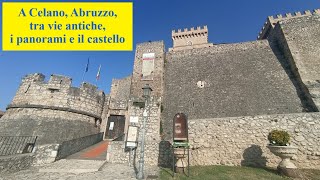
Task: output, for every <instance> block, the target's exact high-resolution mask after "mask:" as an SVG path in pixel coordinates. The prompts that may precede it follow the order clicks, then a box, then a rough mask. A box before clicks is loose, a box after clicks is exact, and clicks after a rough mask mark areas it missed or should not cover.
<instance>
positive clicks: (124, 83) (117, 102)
mask: <svg viewBox="0 0 320 180" xmlns="http://www.w3.org/2000/svg"><path fill="white" fill-rule="evenodd" d="M130 85H131V76H129V77H126V78H123V79H113V80H112V85H111V90H110V105H109V108H110V109H127V107H128V100H129V95H130Z"/></svg>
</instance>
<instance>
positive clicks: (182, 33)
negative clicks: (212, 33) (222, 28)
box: [172, 26, 208, 39]
mask: <svg viewBox="0 0 320 180" xmlns="http://www.w3.org/2000/svg"><path fill="white" fill-rule="evenodd" d="M206 34H208V27H207V26H203V27H200V26H198V27H196V28H194V27H192V28H190V29H188V28H184V29H183V30H181V29H178V30H177V31H176V30H172V39H176V38H185V37H190V36H205V35H206Z"/></svg>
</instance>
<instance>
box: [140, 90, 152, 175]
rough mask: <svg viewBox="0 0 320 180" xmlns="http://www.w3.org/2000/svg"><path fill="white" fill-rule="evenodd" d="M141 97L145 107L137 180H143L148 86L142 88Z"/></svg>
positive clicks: (148, 96)
mask: <svg viewBox="0 0 320 180" xmlns="http://www.w3.org/2000/svg"><path fill="white" fill-rule="evenodd" d="M142 89H143V97H144V98H145V106H144V112H143V127H142V139H141V147H140V160H139V172H138V179H144V141H145V134H146V121H147V119H148V113H149V112H148V110H147V108H148V107H149V98H150V94H151V91H152V89H151V87H150V86H149V84H146V85H145V86H144V87H143V88H142Z"/></svg>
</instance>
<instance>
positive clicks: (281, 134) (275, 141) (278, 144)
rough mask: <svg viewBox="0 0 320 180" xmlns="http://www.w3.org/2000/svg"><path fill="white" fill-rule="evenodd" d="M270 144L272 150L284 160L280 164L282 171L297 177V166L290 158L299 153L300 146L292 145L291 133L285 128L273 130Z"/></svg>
mask: <svg viewBox="0 0 320 180" xmlns="http://www.w3.org/2000/svg"><path fill="white" fill-rule="evenodd" d="M268 140H269V143H270V144H269V145H268V146H267V147H268V148H269V149H270V151H271V152H272V153H273V154H274V155H276V156H279V157H280V158H281V159H282V161H281V162H280V163H279V165H278V167H277V168H278V170H279V171H280V173H282V174H284V175H287V176H290V177H296V175H297V171H296V169H297V167H296V166H295V165H294V164H293V163H292V162H291V161H290V159H291V158H292V157H293V156H294V155H295V154H296V153H297V150H298V148H297V147H294V146H290V143H289V142H290V135H289V133H288V132H286V131H283V130H273V131H271V132H270V133H269V135H268Z"/></svg>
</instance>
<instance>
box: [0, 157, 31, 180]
mask: <svg viewBox="0 0 320 180" xmlns="http://www.w3.org/2000/svg"><path fill="white" fill-rule="evenodd" d="M33 160H34V154H33V153H28V154H18V155H12V156H3V157H0V174H2V173H12V172H17V171H20V170H23V169H27V168H29V167H31V165H32V163H33ZM0 179H1V178H0Z"/></svg>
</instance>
